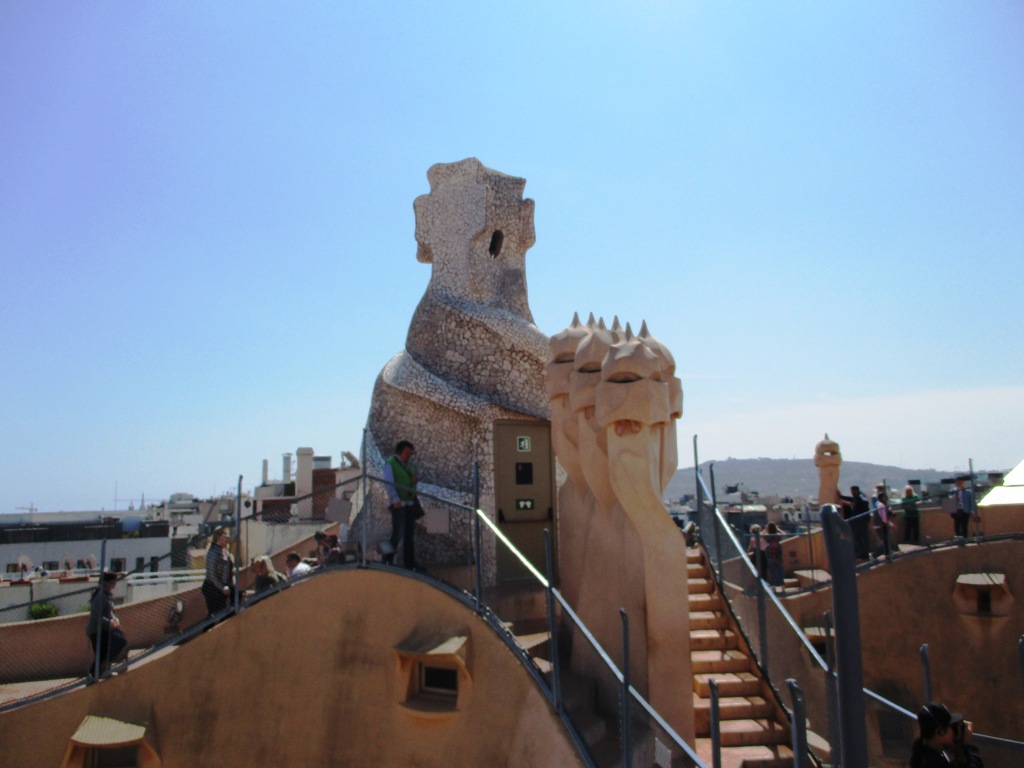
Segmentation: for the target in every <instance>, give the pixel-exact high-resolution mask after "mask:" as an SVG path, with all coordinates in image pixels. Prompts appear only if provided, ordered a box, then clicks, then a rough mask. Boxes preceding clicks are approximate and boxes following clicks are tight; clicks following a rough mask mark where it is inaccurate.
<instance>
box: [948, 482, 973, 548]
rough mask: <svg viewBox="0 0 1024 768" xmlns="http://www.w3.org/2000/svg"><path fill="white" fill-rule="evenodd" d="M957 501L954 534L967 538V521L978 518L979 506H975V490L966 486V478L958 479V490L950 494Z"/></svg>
mask: <svg viewBox="0 0 1024 768" xmlns="http://www.w3.org/2000/svg"><path fill="white" fill-rule="evenodd" d="M949 495H950V496H951V497H952V498H953V501H954V502H955V509H954V511H953V535H954V536H960V537H962V538H965V539H966V538H967V521H968V520H970V519H971V517H974V518H975V519H977V515H978V508H977V507H976V506H974V492H973V491H972V490H971V489H970V488H964V479H963V478H962V477H958V478H957V479H956V490H955V491H953V492H952V493H951V494H949Z"/></svg>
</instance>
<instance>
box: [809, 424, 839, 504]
mask: <svg viewBox="0 0 1024 768" xmlns="http://www.w3.org/2000/svg"><path fill="white" fill-rule="evenodd" d="M842 463H843V455H842V454H841V453H839V443H837V442H836V441H835V440H830V439H829V436H828V433H827V432H826V433H825V438H824V439H823V440H821V441H819V442H818V444H817V445H816V446H814V466H816V467H817V468H818V478H819V481H820V482H819V485H818V504H819V505H820V504H839V503H840V499H839V467H840V465H841V464H842Z"/></svg>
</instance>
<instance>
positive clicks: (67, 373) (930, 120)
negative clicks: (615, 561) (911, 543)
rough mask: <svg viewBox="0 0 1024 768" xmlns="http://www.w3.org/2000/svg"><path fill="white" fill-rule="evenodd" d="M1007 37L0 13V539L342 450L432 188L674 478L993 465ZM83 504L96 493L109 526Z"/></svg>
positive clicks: (1017, 243) (418, 284) (1021, 137)
mask: <svg viewBox="0 0 1024 768" xmlns="http://www.w3.org/2000/svg"><path fill="white" fill-rule="evenodd" d="M1022 33H1024V5H1022V4H1020V3H1018V2H986V3H970V4H968V3H957V2H928V3H922V2H912V3H911V2H908V3H892V2H885V3H880V2H868V3H865V2H858V3H828V4H824V3H809V2H808V3H756V2H744V3H727V2H714V3H712V2H657V1H655V2H648V3H631V4H623V3H608V2H589V3H568V2H567V3H557V4H553V3H533V2H518V3H514V4H513V3H468V2H467V3H434V4H406V3H394V2H380V3H372V4H370V3H367V4H355V3H327V2H325V3H312V2H298V3H287V4H286V3H261V2H245V3H240V2H219V3H198V2H148V3H135V2H107V3H102V4H84V3H22V2H12V1H11V0H0V105H2V115H3V118H2V119H0V266H2V270H3V275H4V280H3V281H2V285H0V354H2V370H3V376H2V377H0V422H2V430H0V512H13V511H15V509H16V508H17V507H22V506H28V505H29V504H34V505H35V506H36V507H38V508H39V509H41V510H44V511H51V510H59V509H66V510H70V509H97V508H100V507H105V508H107V509H110V508H112V507H113V506H114V504H115V495H116V498H117V504H118V506H119V507H120V508H124V507H125V506H126V505H127V501H128V500H129V499H132V500H134V501H135V502H136V504H137V503H138V500H139V497H140V496H141V495H142V494H143V493H144V494H145V495H146V498H147V500H157V499H160V498H164V497H166V496H167V495H169V494H170V493H172V492H176V491H187V492H191V493H195V494H198V495H210V494H216V493H220V492H222V491H226V490H229V489H233V488H234V487H235V484H236V483H237V480H238V476H239V475H244V477H245V479H244V481H243V485H244V486H245V487H246V488H249V487H251V486H252V485H253V484H254V483H256V482H258V481H259V477H260V470H261V461H262V459H264V458H268V459H270V462H271V468H272V474H278V473H279V471H280V470H279V467H280V455H281V453H284V452H288V451H294V450H295V449H296V448H297V447H299V446H307V445H308V446H311V447H313V448H314V449H315V450H316V452H317V453H318V454H332V455H334V456H335V457H337V456H338V454H339V452H340V451H341V450H351V451H353V452H358V449H359V442H360V438H361V432H362V427H363V425H364V423H365V420H366V413H367V409H368V406H369V397H370V392H371V389H372V386H373V381H374V379H375V377H376V375H377V373H378V372H379V370H380V369H381V367H382V366H383V365H384V364H385V363H386V362H387V360H388V359H389V358H390V357H391V356H392V355H394V354H395V353H396V352H398V351H399V350H400V349H401V347H402V344H403V342H404V338H405V332H406V329H407V327H408V323H409V320H410V318H411V316H412V312H413V309H414V308H415V305H416V302H417V301H418V300H419V298H420V296H421V295H422V293H423V290H424V288H425V286H426V284H427V281H428V279H429V269H430V268H429V266H428V265H423V264H419V263H418V262H416V260H415V252H416V244H415V241H414V238H413V232H414V218H413V211H412V202H413V200H414V199H415V197H416V196H417V195H420V194H424V193H425V192H427V191H428V185H427V180H426V171H427V169H428V168H429V167H430V166H431V165H432V164H433V163H436V162H451V161H455V160H460V159H462V158H465V157H477V158H479V159H480V160H481V161H482V162H483V163H484V164H485V165H488V166H490V167H492V168H495V169H497V170H500V171H503V172H505V173H509V174H513V175H516V176H522V177H524V178H526V179H527V186H526V195H527V196H529V197H532V198H533V199H534V200H535V201H536V219H535V224H536V231H537V243H536V245H535V246H534V248H533V249H532V250H531V251H530V252H529V253H528V254H527V279H528V284H529V291H530V304H531V307H532V310H533V313H534V317H535V319H536V321H537V324H538V326H539V327H540V328H541V330H542V331H544V332H545V333H548V334H552V333H556V332H557V331H559V330H561V329H562V328H564V327H565V326H566V325H567V324H568V323H569V322H570V320H571V318H572V314H573V312H574V311H579V312H580V313H581V315H583V316H585V315H586V314H587V313H589V312H594V313H595V314H597V315H603V316H605V317H606V318H608V319H609V320H610V318H611V317H612V316H613V315H618V316H619V317H620V318H621V319H622V321H623V322H626V321H629V322H631V323H632V324H634V326H639V324H640V321H641V320H644V319H646V320H647V322H648V324H649V326H650V329H651V332H652V333H653V334H654V335H655V336H656V337H657V338H659V339H660V340H661V341H662V342H664V343H665V344H666V345H667V346H668V347H669V348H670V349H671V350H672V352H673V354H674V355H675V358H676V360H677V363H678V366H679V371H678V372H679V375H680V377H681V379H682V381H683V388H684V393H685V412H684V416H683V420H682V422H681V423H680V425H679V434H680V443H681V451H680V453H681V457H682V458H681V463H682V464H683V465H684V466H685V465H687V464H692V453H691V449H690V444H691V437H692V435H693V434H695V433H696V434H698V435H699V436H700V445H701V458H702V459H715V458H718V459H724V458H726V457H728V456H735V457H756V456H769V457H779V458H793V457H810V456H811V454H812V451H813V448H814V445H815V443H816V442H817V441H818V440H819V439H821V437H822V435H823V434H824V432H826V431H827V432H829V433H830V435H831V436H832V437H833V438H834V439H836V440H837V441H838V442H839V443H840V445H841V446H842V449H843V453H844V456H845V457H846V458H847V460H856V461H874V462H879V463H893V464H899V465H901V466H906V467H911V468H927V467H935V468H938V469H956V468H962V467H966V465H967V460H968V458H973V459H974V462H975V466H976V467H982V468H1007V467H1009V466H1012V465H1013V464H1015V463H1017V462H1018V461H1019V460H1020V459H1021V458H1024V450H1022V447H1024V446H1022V441H1021V439H1020V435H1021V434H1024V365H1022V363H1021V354H1020V351H1021V348H1022V341H1024V338H1022V337H1024V331H1022V327H1024V323H1022V322H1021V319H1022V313H1021V309H1020V297H1021V294H1022V291H1024V267H1022V266H1021V265H1022V263H1024V78H1021V72H1024V42H1022V41H1024V34H1022ZM115 488H116V493H115Z"/></svg>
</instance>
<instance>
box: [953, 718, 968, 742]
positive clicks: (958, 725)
mask: <svg viewBox="0 0 1024 768" xmlns="http://www.w3.org/2000/svg"><path fill="white" fill-rule="evenodd" d="M949 727H950V728H952V729H953V739H954V740H955V741H956V742H957V743H960V742H962V741H963V740H964V732H965V731H966V730H967V726H966V724H965V723H964V721H963V718H960V719H958V720H954V721H953V722H951V723H950V724H949Z"/></svg>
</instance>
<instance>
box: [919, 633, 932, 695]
mask: <svg viewBox="0 0 1024 768" xmlns="http://www.w3.org/2000/svg"><path fill="white" fill-rule="evenodd" d="M920 654H921V682H922V687H923V688H924V700H925V701H931V700H932V665H931V662H930V661H929V660H928V643H922V644H921V650H920Z"/></svg>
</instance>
